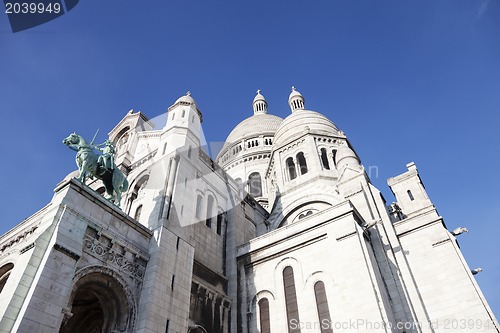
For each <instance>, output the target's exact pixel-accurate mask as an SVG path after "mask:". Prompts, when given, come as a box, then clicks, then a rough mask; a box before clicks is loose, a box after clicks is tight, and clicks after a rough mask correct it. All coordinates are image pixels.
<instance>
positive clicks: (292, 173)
mask: <svg viewBox="0 0 500 333" xmlns="http://www.w3.org/2000/svg"><path fill="white" fill-rule="evenodd" d="M286 168H287V170H288V176H289V177H290V180H292V179H295V178H297V172H296V171H295V163H294V162H293V158H291V157H289V158H287V159H286Z"/></svg>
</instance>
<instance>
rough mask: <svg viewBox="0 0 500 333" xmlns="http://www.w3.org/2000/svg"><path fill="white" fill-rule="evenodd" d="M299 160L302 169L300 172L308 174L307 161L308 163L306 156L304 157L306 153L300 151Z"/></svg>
mask: <svg viewBox="0 0 500 333" xmlns="http://www.w3.org/2000/svg"><path fill="white" fill-rule="evenodd" d="M297 162H298V163H299V169H300V174H301V175H303V174H306V173H307V163H306V158H305V157H304V153H303V152H300V153H298V154H297Z"/></svg>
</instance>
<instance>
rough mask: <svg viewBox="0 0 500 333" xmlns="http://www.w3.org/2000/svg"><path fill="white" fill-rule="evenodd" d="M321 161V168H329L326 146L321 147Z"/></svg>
mask: <svg viewBox="0 0 500 333" xmlns="http://www.w3.org/2000/svg"><path fill="white" fill-rule="evenodd" d="M321 163H322V164H323V168H325V169H326V170H330V163H328V156H327V155H326V148H321Z"/></svg>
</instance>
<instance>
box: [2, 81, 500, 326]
mask: <svg viewBox="0 0 500 333" xmlns="http://www.w3.org/2000/svg"><path fill="white" fill-rule="evenodd" d="M289 106H290V108H291V114H290V115H289V116H288V117H286V118H285V119H282V118H280V117H277V116H273V115H271V114H269V113H268V105H267V102H266V100H265V98H264V96H263V95H262V94H261V93H260V91H259V92H258V93H257V95H256V97H255V99H254V101H253V103H252V107H253V111H254V114H253V115H252V116H250V117H249V118H247V119H245V120H243V121H242V122H241V123H240V124H239V125H238V126H236V128H235V129H234V130H233V131H232V132H231V134H230V135H229V137H228V140H227V142H226V145H225V146H224V147H223V149H222V150H221V152H220V153H219V155H218V157H217V159H216V160H215V161H214V160H212V159H211V158H210V157H209V156H207V155H206V154H205V153H204V151H203V149H201V147H200V135H201V123H202V113H201V111H200V110H199V109H198V107H197V105H196V102H195V101H194V99H193V98H192V97H191V96H190V94H189V93H188V94H187V95H186V96H182V97H181V98H179V99H178V100H177V101H175V102H174V104H173V105H172V106H171V107H170V108H169V109H168V114H167V122H166V124H165V126H164V127H163V128H161V129H154V128H153V125H152V124H151V123H150V121H149V120H148V119H147V118H146V117H145V116H144V115H143V114H142V113H140V112H139V113H135V112H134V111H133V110H131V111H130V112H129V113H127V114H126V116H125V117H124V118H123V119H122V120H121V121H120V122H119V123H118V124H117V125H116V127H115V128H114V129H112V131H111V132H110V133H109V137H110V139H111V140H112V141H113V142H115V144H116V146H117V154H116V157H115V161H116V164H117V166H118V167H119V168H120V169H121V170H122V171H123V172H124V173H125V174H126V175H127V179H128V181H129V188H128V191H127V192H126V193H124V195H123V198H122V202H121V207H122V209H123V210H122V209H120V208H117V207H116V206H114V205H113V204H111V203H109V202H108V201H107V200H105V199H104V198H102V197H101V196H100V195H99V193H102V185H101V183H100V182H99V181H94V182H92V183H90V184H88V186H87V185H83V184H81V183H80V182H78V181H77V180H75V179H72V178H73V176H74V174H70V175H68V177H66V179H64V180H63V181H62V182H61V183H60V184H58V186H57V188H56V190H55V194H54V197H53V199H52V200H51V202H50V203H49V204H48V205H47V206H46V207H44V208H42V209H41V210H40V211H39V212H37V213H36V214H34V215H33V216H32V217H30V218H28V219H27V220H25V221H23V222H22V223H21V224H19V225H18V226H17V227H15V228H14V229H12V230H11V231H9V232H8V233H6V234H5V235H3V236H1V237H0V318H1V319H0V332H29V333H35V332H63V333H64V332H83V333H87V332H88V333H91V332H148V333H149V332H183V333H184V332H191V333H196V332H212V333H228V332H232V333H249V332H250V333H254V332H255V333H256V332H261V333H269V332H273V333H285V332H289V333H295V332H315V333H328V332H405V333H408V332H429V333H431V332H434V333H438V332H500V329H499V328H498V326H496V319H495V317H494V314H493V313H492V311H491V309H490V308H489V307H488V304H487V302H486V300H485V298H484V296H483V295H482V293H481V291H480V289H479V287H478V285H477V283H476V281H475V279H474V276H473V274H472V272H471V271H470V268H469V267H468V265H467V263H466V262H465V260H464V258H463V256H462V254H461V252H460V249H459V247H458V244H457V240H456V239H455V236H454V235H452V233H450V232H449V231H448V230H447V229H446V226H445V224H444V222H443V219H442V217H441V216H439V215H438V214H437V211H436V209H435V207H434V205H433V204H432V201H431V200H430V198H429V197H428V196H427V193H426V191H425V188H424V186H423V184H422V181H421V179H420V177H419V174H418V170H417V168H416V166H415V164H413V163H410V164H408V165H407V168H408V171H407V172H405V173H403V174H401V175H399V176H396V177H394V178H391V179H389V180H388V184H389V186H390V187H391V189H392V191H393V193H394V194H395V198H396V202H395V203H393V204H391V205H389V206H388V205H387V204H386V202H385V201H384V199H383V197H382V196H381V194H380V192H379V191H378V190H377V189H376V188H375V187H374V186H373V185H372V184H371V182H370V179H369V178H368V176H367V174H366V173H365V172H364V169H363V167H362V165H361V160H360V158H359V156H357V154H356V152H355V150H354V148H353V147H352V146H351V144H350V143H349V140H348V139H347V137H346V135H345V134H344V133H343V132H342V131H341V130H340V129H338V128H337V126H336V125H335V124H334V123H333V122H332V121H331V120H329V119H327V118H326V117H324V116H323V115H322V114H320V113H318V112H315V111H311V110H307V109H305V99H304V97H303V96H302V95H301V94H300V93H299V92H298V91H296V90H295V89H293V90H292V93H291V94H290V96H289ZM471 323H472V325H473V326H472V327H471Z"/></svg>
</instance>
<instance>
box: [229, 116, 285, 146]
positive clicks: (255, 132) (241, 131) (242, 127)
mask: <svg viewBox="0 0 500 333" xmlns="http://www.w3.org/2000/svg"><path fill="white" fill-rule="evenodd" d="M282 121H283V119H282V118H280V117H278V116H275V115H272V114H267V113H263V114H255V115H253V116H251V117H248V118H247V119H245V120H243V121H242V122H241V123H239V124H238V125H236V127H235V128H234V129H233V130H232V131H231V133H229V135H228V137H227V139H226V142H227V143H233V142H237V141H240V140H242V139H244V138H246V137H250V136H252V137H253V136H259V135H263V134H271V135H274V132H276V130H277V129H278V127H279V125H280V124H281V122H282Z"/></svg>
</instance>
